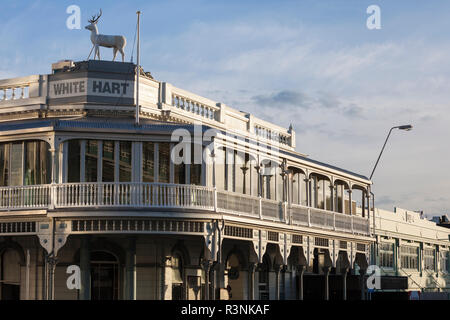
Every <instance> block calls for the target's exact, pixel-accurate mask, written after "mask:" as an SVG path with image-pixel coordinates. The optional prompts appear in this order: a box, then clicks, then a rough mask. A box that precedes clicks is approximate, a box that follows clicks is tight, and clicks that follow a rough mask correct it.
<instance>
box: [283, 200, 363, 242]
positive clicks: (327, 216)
mask: <svg viewBox="0 0 450 320" xmlns="http://www.w3.org/2000/svg"><path fill="white" fill-rule="evenodd" d="M290 213H291V217H292V223H293V224H295V225H302V226H309V227H315V228H320V229H328V230H335V231H339V232H346V233H352V234H359V235H364V236H368V235H370V230H369V228H370V224H369V220H368V219H367V218H364V217H359V216H355V215H348V214H344V213H339V212H333V211H328V210H323V209H317V208H310V207H305V206H301V205H297V204H291V206H290Z"/></svg>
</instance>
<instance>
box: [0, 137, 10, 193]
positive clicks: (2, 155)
mask: <svg viewBox="0 0 450 320" xmlns="http://www.w3.org/2000/svg"><path fill="white" fill-rule="evenodd" d="M9 146H10V145H9V144H5V143H2V144H0V186H7V185H9Z"/></svg>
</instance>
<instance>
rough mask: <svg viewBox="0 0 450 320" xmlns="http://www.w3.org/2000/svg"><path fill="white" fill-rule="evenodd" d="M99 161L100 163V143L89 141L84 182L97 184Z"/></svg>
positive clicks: (87, 143)
mask: <svg viewBox="0 0 450 320" xmlns="http://www.w3.org/2000/svg"><path fill="white" fill-rule="evenodd" d="M97 161H98V142H97V141H96V140H87V141H86V155H85V159H84V163H85V169H84V170H85V172H84V180H85V181H86V182H97Z"/></svg>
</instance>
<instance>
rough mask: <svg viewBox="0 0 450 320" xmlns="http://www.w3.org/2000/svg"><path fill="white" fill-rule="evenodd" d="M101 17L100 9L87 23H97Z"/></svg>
mask: <svg viewBox="0 0 450 320" xmlns="http://www.w3.org/2000/svg"><path fill="white" fill-rule="evenodd" d="M101 16H102V9H100V14H99V15H97V16H95V15H94V16H92V19H90V20H88V22H90V23H97V21H98V19H100V17H101Z"/></svg>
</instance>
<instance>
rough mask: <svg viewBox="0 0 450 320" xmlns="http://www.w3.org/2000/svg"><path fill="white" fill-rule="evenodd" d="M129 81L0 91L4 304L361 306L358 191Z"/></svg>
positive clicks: (55, 76)
mask: <svg viewBox="0 0 450 320" xmlns="http://www.w3.org/2000/svg"><path fill="white" fill-rule="evenodd" d="M136 69H137V68H136V66H135V65H133V64H131V63H118V62H117V63H116V62H107V61H92V60H91V61H83V62H77V63H74V62H71V61H65V62H61V63H58V64H54V65H53V67H52V73H51V74H47V75H33V76H28V77H22V78H15V79H6V80H0V286H1V290H0V298H1V299H37V300H39V299H80V300H83V299H85V300H89V299H92V300H102V299H107V300H111V299H118V300H119V299H120V300H122V299H123V300H127V299H130V300H132V299H190V300H191V299H192V300H200V299H249V300H252V299H272V300H275V299H364V298H366V297H367V290H366V289H365V278H364V274H365V271H366V270H367V268H368V266H369V264H370V258H371V253H370V250H371V248H379V247H377V245H379V243H380V241H381V240H380V239H381V238H380V237H381V234H377V236H375V235H374V228H373V226H372V228H371V223H372V224H373V219H372V218H373V217H372V216H371V215H370V212H371V211H372V212H373V210H372V209H371V208H372V207H373V205H372V206H371V204H373V201H371V197H370V185H371V182H370V181H369V180H368V179H367V178H366V177H364V176H362V175H359V174H355V173H352V172H349V171H347V170H344V169H340V168H337V167H334V166H331V165H328V164H325V163H322V162H319V161H316V160H313V159H310V158H309V157H308V156H306V155H304V154H301V153H298V152H296V151H295V146H296V138H295V132H294V130H293V128H292V127H290V128H288V129H286V128H283V127H279V126H277V125H275V124H272V123H269V122H267V121H264V120H262V119H258V118H256V117H255V116H253V115H251V114H248V113H245V112H241V111H237V110H235V109H233V108H231V107H228V106H226V105H225V104H223V103H220V102H215V101H212V100H209V99H207V98H204V97H201V96H199V95H196V94H194V93H191V92H188V91H186V90H182V89H180V88H177V87H175V86H173V85H171V84H169V83H166V82H161V81H157V80H155V79H153V78H152V77H151V75H150V74H149V73H145V72H143V71H142V70H140V72H141V77H140V86H139V91H140V95H139V101H140V103H139V104H140V108H139V121H138V122H137V119H136V117H135V113H136V96H135V78H136ZM372 200H373V199H372ZM375 230H376V229H375ZM375 232H376V231H375ZM375 234H376V233H375ZM379 238H380V239H379ZM377 239H378V240H377ZM377 243H378V244H377ZM433 243H435V242H433ZM443 246H444V247H445V246H446V248H447V250H448V242H447V244H446V245H445V244H444V245H443ZM372 251H373V250H372ZM373 252H374V251H373ZM78 271H79V272H78ZM77 275H79V277H77ZM78 280H79V281H78ZM78 282H79V283H78Z"/></svg>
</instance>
